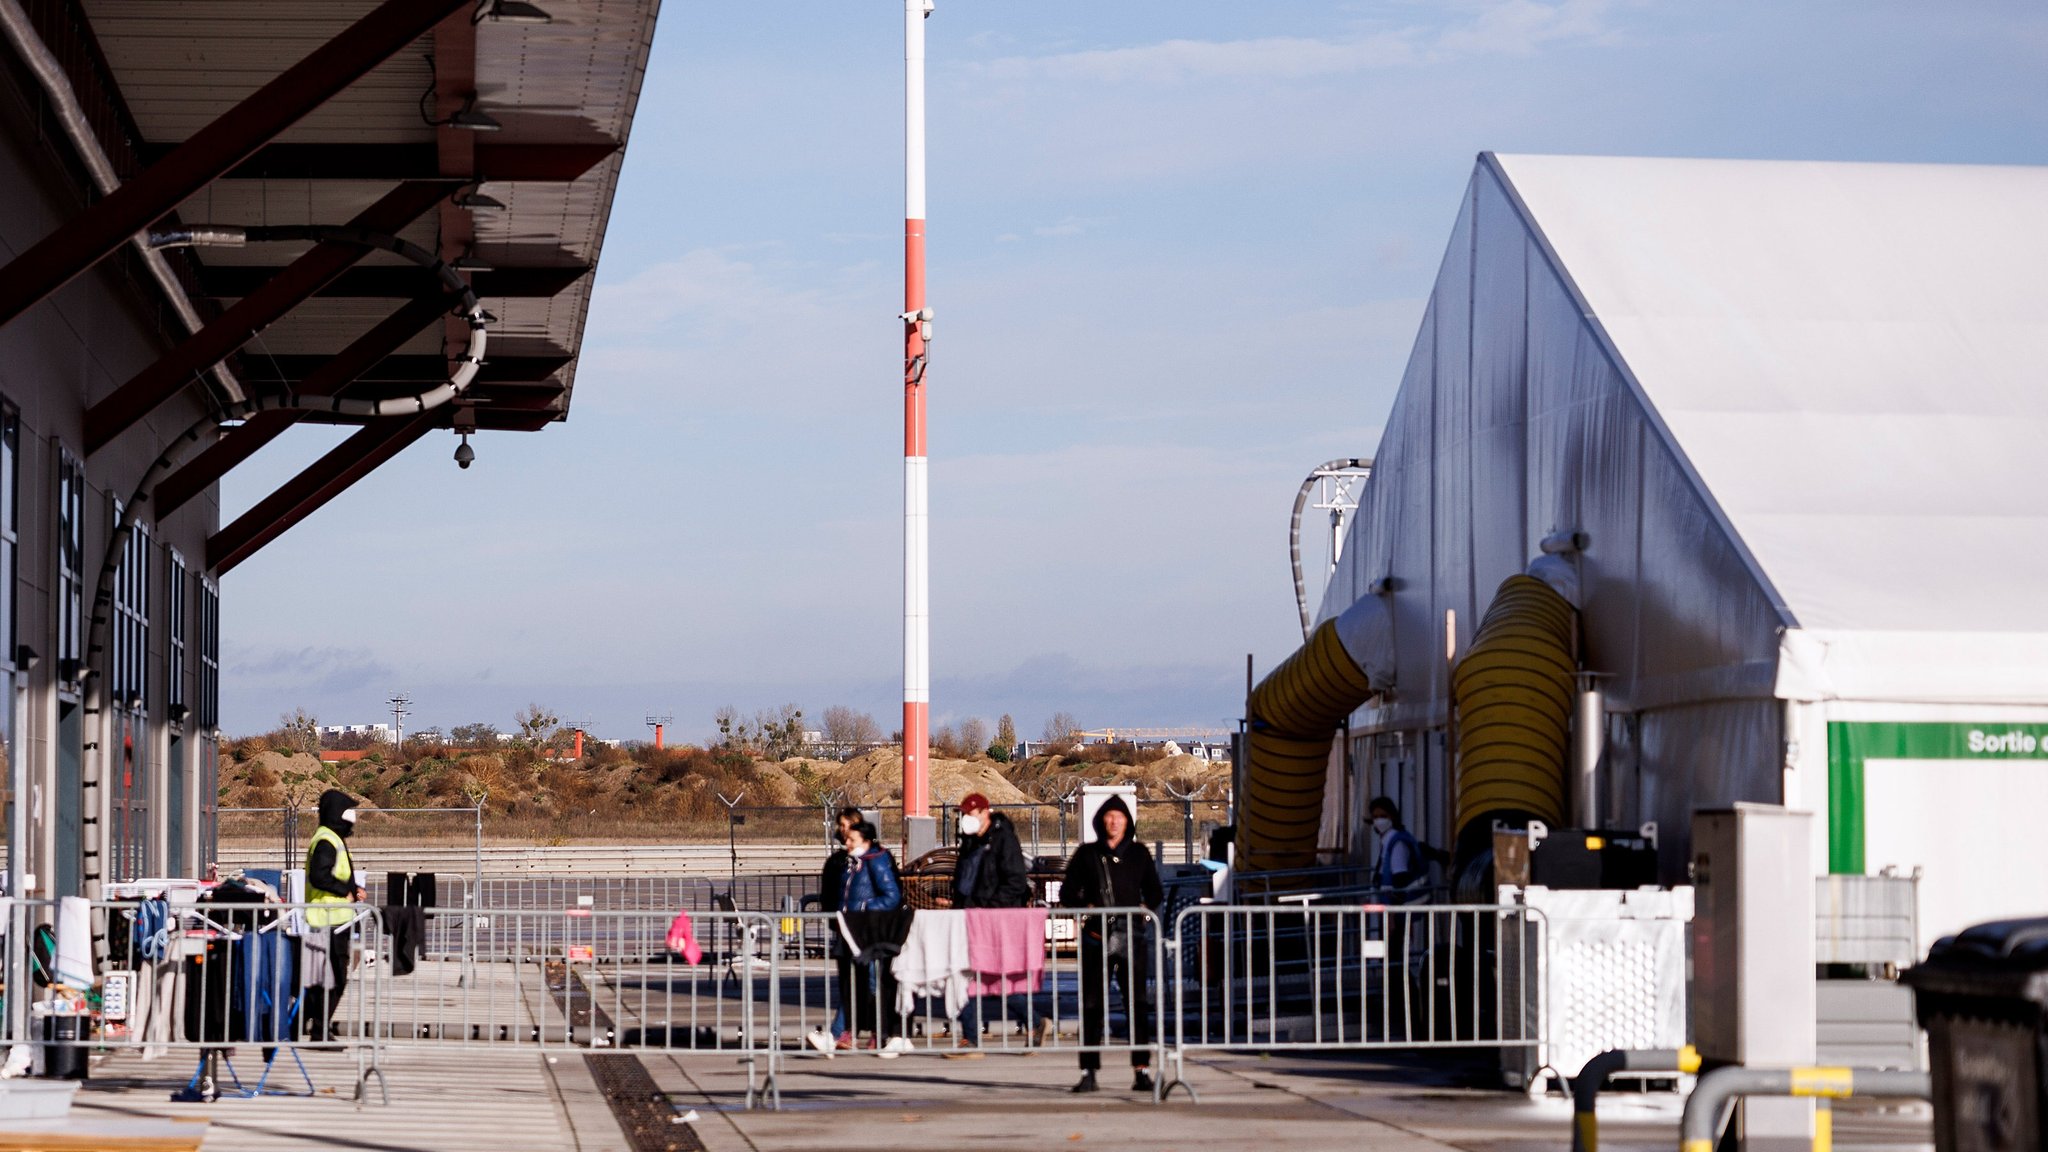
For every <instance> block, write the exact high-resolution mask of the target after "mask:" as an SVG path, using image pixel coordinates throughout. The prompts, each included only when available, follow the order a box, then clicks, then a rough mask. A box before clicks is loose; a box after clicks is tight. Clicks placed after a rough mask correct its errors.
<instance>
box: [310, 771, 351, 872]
mask: <svg viewBox="0 0 2048 1152" xmlns="http://www.w3.org/2000/svg"><path fill="white" fill-rule="evenodd" d="M355 806H356V802H355V799H354V798H353V797H351V796H350V795H349V794H348V793H346V792H343V791H341V790H340V789H338V788H329V789H328V790H327V791H325V792H322V793H321V794H320V826H321V827H322V828H327V829H331V830H332V831H333V832H334V834H335V835H336V836H339V837H341V838H342V839H344V840H346V839H348V838H349V834H350V833H352V832H354V831H355V830H356V826H355V822H354V821H352V820H344V819H342V817H341V814H342V813H343V812H346V811H348V810H349V809H351V808H353V807H355ZM339 860H340V854H339V853H337V852H335V850H334V846H333V845H332V844H326V843H319V844H315V845H313V850H312V851H311V852H310V853H308V854H307V856H306V884H307V886H308V887H311V888H316V889H318V890H320V891H322V892H325V893H327V894H329V895H331V896H341V897H351V896H354V895H355V894H356V890H355V883H354V880H353V879H349V880H343V879H341V878H340V877H338V876H336V875H335V874H334V866H335V864H336V863H338V862H339Z"/></svg>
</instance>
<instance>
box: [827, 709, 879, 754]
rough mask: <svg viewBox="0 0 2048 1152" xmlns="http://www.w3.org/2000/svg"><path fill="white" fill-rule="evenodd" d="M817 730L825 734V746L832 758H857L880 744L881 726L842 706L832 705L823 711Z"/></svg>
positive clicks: (864, 714) (867, 717)
mask: <svg viewBox="0 0 2048 1152" xmlns="http://www.w3.org/2000/svg"><path fill="white" fill-rule="evenodd" d="M821 723H822V725H823V727H822V728H820V729H819V730H820V731H821V732H823V733H824V734H825V744H826V746H827V747H829V748H830V749H831V751H832V754H833V755H834V756H838V757H840V758H842V759H844V758H845V757H848V756H858V755H860V754H861V753H863V752H865V751H867V750H868V749H870V748H872V747H874V746H875V745H877V744H879V743H881V742H882V726H881V725H879V724H877V723H875V718H874V717H873V716H870V715H868V714H867V713H865V712H856V711H854V710H853V709H851V708H848V707H847V706H846V705H844V704H834V705H832V706H831V707H830V708H827V709H825V713H824V717H823V719H822V721H821Z"/></svg>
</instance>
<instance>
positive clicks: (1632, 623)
mask: <svg viewBox="0 0 2048 1152" xmlns="http://www.w3.org/2000/svg"><path fill="white" fill-rule="evenodd" d="M1567 271H1568V270H1566V269H1563V268H1560V267H1559V266H1558V265H1557V263H1556V262H1555V260H1554V259H1553V257H1552V254H1551V252H1550V251H1549V249H1548V245H1547V243H1546V242H1545V241H1544V240H1543V238H1542V236H1541V234H1540V232H1539V231H1537V230H1536V229H1535V228H1534V227H1533V226H1532V222H1531V220H1530V219H1529V218H1528V217H1527V216H1526V215H1525V213H1524V210H1523V208H1522V207H1521V206H1520V205H1519V204H1518V203H1517V200H1516V198H1515V197H1514V196H1512V195H1511V194H1510V193H1509V190H1508V188H1507V186H1506V185H1505V184H1504V183H1503V181H1502V178H1501V176H1500V173H1499V172H1498V171H1497V169H1496V167H1495V166H1494V165H1493V164H1491V163H1489V162H1487V159H1486V158H1482V163H1481V164H1480V165H1479V167H1478V170H1477V171H1476V172H1475V173H1474V175H1473V178H1472V181H1471V183H1470V185H1469V186H1468V188H1467V191H1466V195H1465V198H1464V203H1463V205H1462V208H1461V210H1460V212H1459V215H1458V221H1457V224H1456V226H1455V227H1454V228H1453V230H1452V234H1451V241H1450V244H1449V247H1448V249H1447V250H1446V253H1445V257H1444V261H1443V265H1442V268H1441V270H1440V271H1439V273H1438V276H1437V280H1436V284H1435V288H1434V290H1433V292H1432V293H1431V296H1430V299H1429V303H1428V306H1427V308H1426V309H1425V312H1424V318H1423V322H1422V326H1421V331H1420V333H1419V334H1418V336H1417V340H1416V344H1415V349H1414V352H1413V354H1412V356H1411V358H1410V361H1409V364H1408V368H1407V371H1406V373H1405V374H1404V376H1403V380H1402V384H1401V388H1400V391H1399V393H1398V395H1397V397H1396V399H1395V402H1394V408H1393V411H1392V413H1391V415H1390V417H1389V419H1388V420H1387V423H1386V431H1385V433H1384V436H1383V439H1382V441H1381V443H1380V445H1379V447H1378V449H1377V451H1376V452H1375V454H1374V455H1375V465H1374V469H1373V474H1372V478H1371V480H1370V481H1369V483H1368V485H1367V488H1366V491H1365V493H1364V494H1363V495H1362V498H1361V501H1360V509H1359V512H1358V514H1357V515H1356V516H1355V517H1354V519H1353V521H1352V526H1351V530H1350V536H1349V539H1348V540H1347V543H1346V546H1345V550H1344V554H1343V559H1342V561H1341V562H1340V563H1339V565H1338V569H1337V571H1336V573H1335V574H1334V576H1333V577H1332V580H1331V583H1330V586H1329V589H1328V592H1327V593H1326V595H1325V598H1324V601H1323V604H1322V607H1321V615H1322V616H1324V617H1328V616H1331V615H1334V614H1336V613H1338V612H1340V611H1342V610H1343V609H1344V608H1345V607H1346V606H1348V605H1349V604H1351V603H1353V602H1354V601H1355V600H1356V599H1358V598H1359V597H1361V596H1365V595H1369V594H1372V592H1371V589H1372V588H1373V586H1374V585H1375V583H1376V582H1379V581H1387V584H1386V585H1385V587H1390V588H1391V591H1388V592H1384V593H1382V594H1385V595H1388V596H1390V597H1391V601H1392V602H1391V608H1392V614H1393V618H1394V621H1395V649H1396V658H1395V666H1396V681H1395V688H1394V691H1393V692H1392V693H1391V694H1390V696H1389V697H1388V698H1387V699H1385V700H1384V701H1382V702H1381V703H1380V704H1377V705H1375V706H1372V707H1368V708H1366V709H1363V710H1361V711H1360V712H1359V713H1358V714H1357V715H1356V716H1355V717H1354V719H1353V733H1354V736H1366V737H1370V736H1372V735H1373V734H1375V733H1385V732H1409V733H1416V734H1420V733H1424V732H1428V731H1430V730H1435V729H1441V728H1442V727H1443V725H1444V724H1445V723H1446V722H1447V719H1448V707H1447V704H1446V697H1447V692H1448V667H1447V664H1446V661H1445V654H1444V646H1445V614H1446V612H1453V613H1455V625H1454V632H1455V642H1456V645H1457V647H1458V649H1459V650H1460V651H1462V650H1464V648H1465V647H1467V646H1468V645H1469V644H1470V642H1471V638H1472V632H1473V630H1474V629H1475V628H1476V627H1477V626H1478V623H1479V620H1480V617H1481V615H1482V614H1483V613H1484V612H1485V609H1486V606H1487V600H1488V599H1490V598H1491V596H1492V594H1493V591H1494V590H1495V589H1496V588H1498V587H1499V586H1500V583H1501V581H1502V580H1504V579H1505V578H1506V577H1508V576H1509V575H1512V574H1514V573H1516V572H1519V571H1522V570H1523V568H1524V567H1525V566H1526V565H1527V564H1528V562H1529V560H1530V559H1531V558H1533V557H1534V556H1535V555H1536V554H1537V552H1538V549H1539V542H1540V540H1541V539H1542V538H1543V537H1544V536H1545V535H1547V534H1549V533H1553V532H1560V531H1578V532H1582V533H1584V534H1586V536H1587V538H1588V544H1587V546H1586V548H1585V549H1584V551H1583V552H1582V553H1581V554H1579V555H1578V556H1576V557H1574V562H1575V563H1576V565H1577V566H1578V572H1579V578H1580V584H1581V589H1582V600H1583V603H1582V605H1581V609H1582V618H1583V621H1584V624H1583V643H1584V665H1585V667H1586V668H1588V669H1590V670H1592V671H1595V672H1598V673H1602V674H1603V675H1604V676H1605V677H1607V679H1606V680H1604V682H1603V687H1604V688H1605V689H1606V691H1607V693H1608V698H1609V701H1610V708H1611V709H1612V710H1614V711H1617V712H1621V713H1637V712H1639V713H1640V715H1639V716H1636V717H1635V718H1634V721H1633V723H1631V724H1630V725H1628V726H1627V731H1628V733H1629V737H1628V739H1629V740H1632V741H1633V742H1634V743H1633V747H1629V748H1628V749H1627V753H1628V755H1630V756H1632V757H1634V758H1635V760H1634V763H1635V765H1636V767H1635V769H1634V774H1635V776H1636V778H1637V780H1638V781H1639V784H1637V785H1635V786H1632V787H1625V788H1624V787H1617V788H1615V789H1613V790H1611V794H1612V795H1615V796H1618V797H1620V798H1621V799H1622V801H1623V803H1622V808H1623V810H1622V811H1620V812H1618V813H1613V815H1617V816H1619V818H1620V820H1621V822H1623V823H1624V824H1633V823H1636V822H1638V821H1641V820H1647V819H1655V820H1657V821H1658V822H1659V823H1660V825H1661V826H1662V828H1663V830H1664V834H1665V835H1664V844H1665V850H1664V859H1665V864H1666V871H1667V872H1676V871H1680V870H1682V866H1683V861H1684V859H1685V852H1686V849H1687V845H1686V835H1685V832H1686V829H1687V826H1688V823H1689V816H1690V812H1691V810H1692V808H1693V807H1695V806H1698V805H1699V804H1705V803H1717V804H1718V803H1725V802H1728V801H1733V800H1757V801H1769V802H1775V801H1777V800H1778V799H1779V791H1780V785H1779V780H1778V776H1777V774H1776V770H1775V766H1776V765H1777V763H1778V759H1779V744H1780V739H1781V737H1780V726H1781V710H1780V708H1779V707H1778V705H1777V704H1776V702H1775V700H1774V698H1773V697H1774V693H1773V690H1772V688H1773V685H1772V670H1773V669H1774V667H1775V660H1776V655H1777V649H1778V644H1779V639H1778V634H1779V631H1780V629H1781V627H1783V626H1784V625H1785V624H1786V623H1788V622H1789V621H1787V620H1785V618H1784V616H1783V614H1782V613H1781V612H1780V611H1779V609H1778V608H1776V607H1775V606H1774V604H1773V600H1772V596H1771V595H1770V593H1769V591H1768V589H1767V588H1766V587H1765V586H1764V585H1763V584H1762V583H1761V582H1760V581H1759V580H1758V579H1757V578H1756V576H1755V575H1754V573H1753V570H1752V566H1751V564H1750V562H1749V561H1748V559H1747V556H1746V553H1745V552H1744V551H1743V549H1742V547H1741V545H1740V542H1739V541H1737V540H1735V539H1733V538H1732V537H1731V536H1730V534H1729V533H1728V532H1727V531H1726V529H1725V527H1724V524H1725V518H1723V517H1722V516H1720V514H1719V512H1718V509H1717V508H1716V507H1715V506H1713V505H1712V503H1711V501H1710V498H1709V497H1708V496H1707V495H1706V494H1705V493H1703V492H1702V491H1701V490H1700V488H1699V487H1698V486H1697V485H1696V484H1695V483H1694V482H1693V479H1692V473H1691V470H1690V468H1689V466H1688V465H1687V463H1686V461H1685V459H1684V457H1683V456H1682V454H1681V453H1680V452H1679V451H1678V450H1677V448H1676V446H1675V445H1674V444H1673V443H1672V442H1671V440H1670V439H1669V437H1668V435H1667V433H1666V432H1665V431H1664V430H1663V428H1662V427H1661V425H1659V424H1658V423H1657V422H1656V420H1655V419H1654V415H1653V413H1651V412H1650V410H1649V409H1648V408H1647V407H1646V406H1645V404H1644V403H1643V400H1642V397H1641V395H1640V394H1639V393H1638V392H1637V391H1636V389H1635V387H1634V385H1633V383H1632V381H1631V379H1630V378H1629V377H1628V375H1627V374H1626V373H1625V372H1624V371H1623V369H1622V367H1621V366H1620V365H1619V364H1618V363H1617V358H1616V356H1615V355H1614V354H1613V352H1612V350H1611V345H1610V344H1609V343H1608V342H1607V341H1606V339H1605V337H1604V334H1603V333H1602V332H1600V331H1599V330H1598V329H1597V328H1596V327H1595V326H1594V325H1593V323H1591V322H1589V319H1588V317H1587V316H1586V315H1585V312H1584V310H1583V309H1582V307H1581V306H1580V300H1581V299H1582V297H1581V295H1580V294H1579V293H1578V292H1577V291H1576V289H1575V286H1574V285H1573V284H1572V282H1571V281H1570V279H1569V278H1568V275H1567ZM1610 727H1614V725H1610ZM1624 743H1626V741H1625V742H1624ZM1358 747H1359V748H1362V749H1368V750H1366V751H1360V752H1359V753H1358V755H1357V760H1358V762H1359V764H1360V765H1362V766H1365V767H1366V769H1367V770H1370V764H1371V759H1372V755H1371V752H1370V751H1369V747H1370V744H1369V741H1361V742H1360V743H1359V745H1358ZM1437 767H1438V769H1439V770H1441V768H1442V765H1441V762H1440V761H1439V762H1438V763H1437ZM1616 779H1617V780H1619V779H1620V776H1619V775H1617V776H1616ZM1379 783H1380V781H1377V780H1373V781H1368V782H1367V784H1366V785H1365V786H1366V787H1368V788H1370V787H1374V786H1376V785H1378V784H1379ZM1438 822H1439V823H1441V817H1439V818H1438ZM1410 823H1411V825H1413V826H1415V827H1417V828H1418V829H1419V830H1420V831H1421V832H1422V834H1423V835H1424V836H1425V837H1426V838H1428V839H1430V840H1431V841H1432V842H1433V843H1436V844H1439V845H1443V844H1446V843H1447V841H1448V833H1449V829H1448V828H1446V827H1441V826H1435V827H1433V826H1430V825H1427V824H1422V823H1420V822H1417V821H1414V820H1411V821H1410Z"/></svg>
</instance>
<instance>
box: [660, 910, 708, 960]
mask: <svg viewBox="0 0 2048 1152" xmlns="http://www.w3.org/2000/svg"><path fill="white" fill-rule="evenodd" d="M668 950H669V951H671V952H679V953H681V954H682V957H683V959H685V960H687V961H689V962H690V963H692V964H701V963H703V961H704V950H703V949H702V948H699V947H697V932H696V929H695V928H694V927H693V926H692V925H691V924H690V910H689V909H687V908H685V909H683V910H682V911H681V912H678V913H676V918H675V919H674V920H672V921H670V922H669V926H668Z"/></svg>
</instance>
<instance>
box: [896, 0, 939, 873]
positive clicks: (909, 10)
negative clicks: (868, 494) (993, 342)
mask: <svg viewBox="0 0 2048 1152" xmlns="http://www.w3.org/2000/svg"><path fill="white" fill-rule="evenodd" d="M931 10H932V0H903V144H904V148H903V313H902V316H901V319H902V321H903V814H904V816H905V817H906V822H905V823H906V828H907V826H908V818H909V817H922V816H925V815H927V814H928V813H929V808H928V799H929V798H928V793H929V792H930V790H931V780H930V775H931V765H930V763H929V757H930V755H931V753H930V747H931V602H930V589H929V586H928V580H929V578H930V572H931V564H930V551H929V541H928V537H927V532H928V529H929V516H928V511H927V499H926V489H925V460H926V449H925V406H924V382H925V368H926V364H927V357H928V354H929V350H930V343H931V331H932V327H931V321H932V313H931V309H930V308H928V307H926V304H925V292H924V238H925V237H924V220H925V216H924V214H925V204H924V21H925V17H926V16H928V15H930V14H931ZM905 835H906V837H907V836H908V832H907V831H906V833H905Z"/></svg>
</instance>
